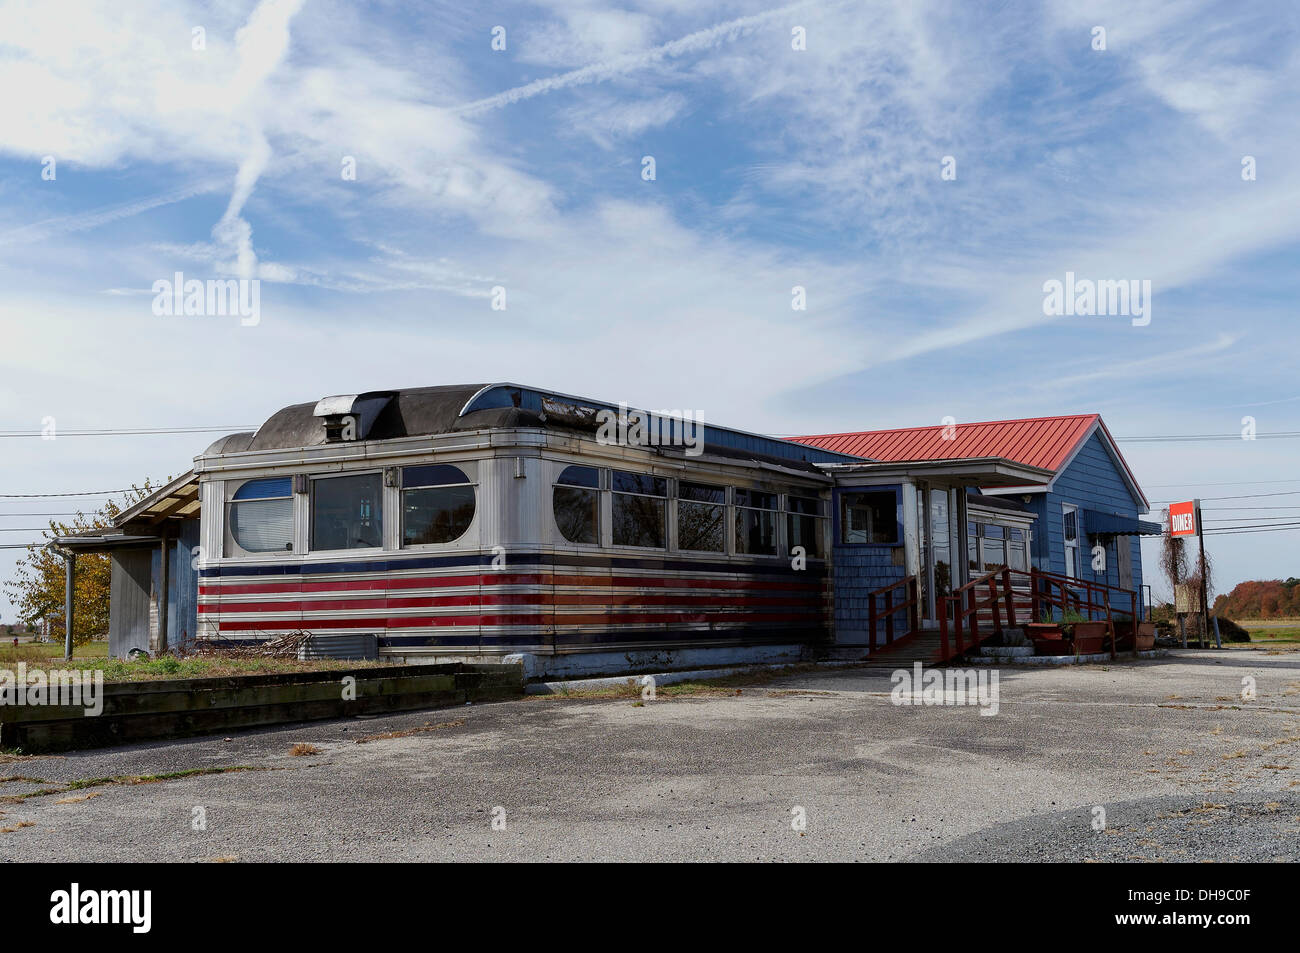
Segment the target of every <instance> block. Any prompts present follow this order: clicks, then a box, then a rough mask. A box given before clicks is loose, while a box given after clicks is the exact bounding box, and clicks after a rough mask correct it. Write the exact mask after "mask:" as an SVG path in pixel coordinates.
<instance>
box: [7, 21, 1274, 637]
mask: <svg viewBox="0 0 1300 953" xmlns="http://www.w3.org/2000/svg"><path fill="white" fill-rule="evenodd" d="M466 6H467V5H464V4H458V3H455V4H439V3H421V4H403V3H395V2H372V3H367V4H345V3H338V2H319V0H264V2H262V3H260V4H259V3H255V2H243V3H239V2H232V3H222V4H217V5H209V4H203V3H186V2H178V0H166V2H162V0H158V2H151V0H138V2H133V3H131V4H129V5H122V4H109V3H82V2H74V0H64V2H60V3H23V2H16V0H6V2H4V3H3V4H0V38H2V39H0V87H3V88H4V89H5V90H6V94H5V95H4V96H3V97H0V322H2V327H3V342H4V344H3V348H0V429H3V430H10V431H12V430H36V429H39V428H40V427H41V421H42V419H43V418H45V417H48V416H52V417H54V418H55V419H56V421H57V426H58V428H59V429H60V430H74V429H79V428H114V427H116V428H131V427H183V426H201V425H213V426H218V425H247V424H254V425H255V424H257V423H259V422H260V421H262V420H264V419H265V418H266V417H267V416H269V415H270V414H271V413H272V412H273V411H274V410H276V409H277V408H279V407H281V406H283V405H285V404H288V403H296V402H301V401H306V400H313V399H316V398H318V397H321V396H324V395H327V394H333V393H354V392H357V391H360V390H365V389H380V388H392V387H401V386H417V385H424V384H435V383H450V382H466V381H489V380H517V381H522V382H526V383H533V384H537V385H540V386H544V387H551V388H554V389H557V390H562V391H566V392H570V393H579V394H590V395H592V396H597V397H601V398H605V399H609V400H626V401H628V402H629V403H630V404H633V405H641V406H650V407H679V408H694V409H696V410H698V411H700V412H702V413H704V415H705V416H706V418H707V419H710V420H715V421H718V422H720V423H726V424H730V425H733V426H738V427H742V428H746V429H751V430H758V431H764V432H769V433H778V434H793V433H808V432H827V431H837V430H848V429H871V428H883V427H895V426H908V425H922V424H932V423H938V422H940V420H941V419H942V418H943V417H945V416H948V415H951V416H953V417H955V418H956V419H957V420H958V421H966V420H981V419H998V418H1005V417H1016V416H1040V415H1049V414H1062V413H1081V412H1091V411H1099V412H1101V413H1102V414H1103V416H1104V417H1105V419H1106V421H1107V423H1108V425H1109V427H1110V429H1111V431H1112V433H1114V434H1115V435H1116V436H1118V437H1121V438H1123V437H1131V436H1144V435H1153V434H1211V433H1212V434H1231V433H1237V432H1238V431H1239V430H1240V428H1241V419H1242V417H1243V416H1245V415H1247V414H1252V415H1254V416H1255V418H1256V422H1257V428H1258V432H1259V433H1261V434H1266V433H1271V432H1279V431H1295V430H1300V427H1297V426H1296V421H1297V416H1298V411H1300V380H1297V374H1296V370H1297V360H1296V356H1295V355H1296V347H1295V327H1296V324H1295V321H1296V311H1295V302H1296V300H1297V292H1298V291H1300V288H1298V287H1297V285H1298V284H1300V269H1297V268H1296V264H1297V244H1298V241H1300V214H1297V213H1298V212H1300V166H1298V165H1297V163H1296V161H1295V152H1296V148H1295V147H1296V145H1297V141H1298V139H1300V137H1298V136H1297V131H1298V130H1297V126H1298V125H1300V108H1298V107H1300V102H1297V100H1298V99H1300V43H1298V42H1297V38H1298V36H1300V12H1297V9H1296V8H1294V7H1291V6H1289V5H1279V4H1273V3H1240V2H1234V3H1224V4H1216V3H1192V2H1187V3H1176V2H1175V3H1169V2H1160V3H1150V4H1144V3H1132V2H1122V3H1120V2H1116V3H1098V4H1086V3H1043V4H1032V3H1024V4H1022V3H991V4H976V3H959V2H958V3H925V2H909V3H879V4H870V3H829V2H827V3H821V2H813V3H804V4H796V5H793V6H786V7H782V6H780V5H778V4H776V3H772V2H766V3H761V2H752V3H750V2H726V3H709V2H695V0H692V2H676V0H644V2H633V3H624V4H620V5H611V4H607V3H602V2H596V0H593V2H581V0H579V2H572V0H571V2H553V3H550V2H541V3H526V4H512V3H501V4H493V5H492V6H490V7H487V8H483V9H469V10H467V9H466ZM496 26H503V27H504V28H505V36H506V49H505V50H503V51H494V50H493V49H492V48H491V41H492V30H493V28H494V27H496ZM1097 26H1101V27H1104V29H1105V38H1106V44H1105V45H1106V48H1105V49H1104V50H1096V49H1093V32H1094V28H1095V27H1097ZM195 27H202V28H203V30H204V39H205V44H204V48H203V49H201V50H196V49H194V48H193V46H194V44H193V30H194V28H195ZM796 27H802V28H803V30H804V32H805V34H806V49H803V50H795V49H792V31H793V30H794V29H795V28H796ZM46 156H53V157H54V158H55V161H56V166H55V169H56V177H55V178H54V179H53V180H47V179H43V178H42V175H41V172H42V161H43V159H44V158H45V157H46ZM348 156H350V157H352V158H353V159H354V160H355V163H356V170H357V175H356V179H355V181H349V180H344V179H343V178H342V176H341V174H340V172H341V165H342V163H343V161H344V157H348ZM644 156H653V157H654V159H655V164H656V178H655V179H654V180H653V181H645V180H644V179H643V178H642V175H641V172H642V159H643V157H644ZM945 156H951V157H953V158H954V159H955V162H956V178H955V179H951V180H945V179H943V178H941V175H940V172H941V165H942V162H943V159H944V157H945ZM1245 156H1252V157H1254V160H1255V165H1256V170H1257V173H1256V178H1255V179H1254V180H1253V181H1245V180H1243V178H1242V174H1241V172H1242V160H1243V157H1245ZM176 271H182V272H184V273H185V274H186V275H187V277H198V278H214V277H225V276H235V277H257V278H260V279H261V281H262V300H261V320H260V322H259V323H258V324H257V325H256V326H252V327H243V326H241V325H240V323H239V321H238V320H237V319H234V318H229V317H188V318H187V317H159V316H156V315H154V314H153V311H152V308H151V303H152V295H151V292H150V289H151V288H152V285H153V283H154V281H156V280H158V279H160V278H170V277H171V276H172V275H173V274H174V273H175V272H176ZM1067 271H1073V272H1075V273H1076V274H1078V275H1080V276H1086V277H1092V278H1096V279H1141V280H1150V281H1151V282H1152V289H1153V306H1152V315H1151V317H1152V320H1151V322H1150V324H1149V325H1147V326H1145V327H1135V326H1133V324H1132V323H1131V322H1130V320H1129V319H1128V318H1127V317H1125V316H1102V317H1095V316H1094V317H1083V316H1074V317H1065V316H1062V317H1047V316H1045V315H1044V314H1043V308H1042V302H1043V283H1044V282H1045V281H1048V280H1051V279H1054V278H1055V279H1062V278H1063V277H1064V275H1065V273H1066V272H1067ZM795 285H800V286H803V287H805V288H806V289H807V297H808V307H807V310H806V311H794V310H792V308H791V288H792V287H793V286H795ZM495 286H501V287H504V288H506V291H507V308H506V310H505V311H493V310H492V309H491V307H490V300H491V299H490V295H491V289H492V288H493V287H495ZM209 442H210V437H209V436H208V435H204V434H188V435H177V436H138V437H89V436H88V437H77V436H71V435H69V436H64V437H60V438H58V439H56V440H53V441H44V440H41V439H39V438H38V437H10V438H0V493H40V492H61V491H80V490H87V489H107V488H112V487H118V486H125V485H128V484H129V483H131V482H132V481H138V480H140V479H142V478H143V477H145V476H150V477H153V478H155V479H157V478H160V477H165V476H167V475H169V474H174V473H178V472H180V471H182V470H184V469H186V468H187V466H188V463H189V460H190V458H192V457H193V456H194V455H195V454H196V453H198V452H200V451H201V450H202V449H203V448H204V447H205V446H206V445H207V444H208V443H209ZM1296 446H1297V445H1296V442H1295V440H1291V439H1259V440H1256V441H1223V442H1186V443H1125V444H1123V449H1124V452H1125V453H1126V455H1127V457H1128V459H1129V461H1130V463H1131V465H1132V466H1133V468H1134V470H1135V472H1136V473H1137V476H1138V479H1139V480H1140V481H1141V482H1142V484H1143V485H1144V487H1145V488H1146V489H1147V490H1148V496H1149V497H1150V498H1151V499H1152V500H1167V499H1171V498H1183V497H1189V496H1192V495H1196V494H1200V495H1202V496H1205V497H1209V496H1215V495H1233V494H1247V493H1260V492H1280V491H1287V490H1296V491H1300V468H1297V467H1296V465H1295V464H1296V460H1297V455H1296ZM1288 480H1289V481H1290V482H1280V481H1288ZM1263 481H1279V482H1275V483H1267V484H1265V483H1264V482H1263ZM1179 484H1181V485H1179ZM1211 484H1234V485H1228V486H1212V485H1211ZM1233 503H1237V504H1240V505H1264V504H1268V505H1274V504H1276V505H1277V506H1279V507H1280V506H1286V505H1292V506H1296V507H1298V508H1297V509H1294V510H1291V511H1289V512H1291V513H1300V492H1298V493H1297V494H1296V495H1294V496H1290V497H1268V498H1260V499H1253V500H1240V501H1223V502H1222V503H1220V504H1219V505H1220V506H1227V505H1232V504H1233ZM1206 505H1207V508H1208V507H1209V506H1210V505H1211V504H1210V503H1209V502H1207V504H1206ZM64 508H65V507H62V506H59V507H52V506H50V505H48V504H35V503H26V502H19V501H15V500H4V499H0V513H2V514H4V515H3V516H0V529H4V528H18V527H22V526H35V525H40V523H41V521H40V520H37V521H35V522H33V521H32V518H30V517H28V518H26V519H24V518H23V517H21V516H19V515H17V514H21V513H24V512H40V511H44V510H51V509H64ZM1250 512H1251V513H1254V514H1255V516H1256V517H1263V516H1276V515H1285V514H1286V513H1287V512H1288V511H1286V510H1281V509H1278V510H1276V511H1262V510H1261V511H1250ZM1207 515H1210V514H1207ZM1221 515H1222V516H1223V517H1225V518H1233V517H1237V516H1241V515H1242V514H1239V513H1229V512H1227V511H1225V512H1223V513H1222V514H1221ZM1250 521H1251V522H1255V521H1257V520H1256V519H1255V518H1253V517H1252V518H1251V519H1250ZM34 536H35V534H25V533H21V532H17V533H15V532H0V541H4V542H22V541H25V540H27V539H29V538H34ZM1296 539H1297V536H1296V533H1295V532H1286V533H1282V532H1279V533H1266V534H1257V535H1237V536H1223V537H1220V538H1217V539H1215V540H1213V541H1212V547H1211V552H1212V554H1213V555H1214V556H1215V558H1216V560H1217V564H1218V579H1219V581H1220V583H1221V588H1226V587H1227V586H1230V585H1231V584H1233V583H1235V582H1237V581H1240V580H1241V579H1245V578H1256V577H1264V578H1272V577H1278V576H1280V577H1283V578H1285V577H1286V576H1288V575H1294V574H1297V565H1296V562H1295V560H1294V554H1295V552H1296V549H1297V547H1296ZM14 558H15V554H14V553H13V552H12V551H3V550H0V577H3V576H7V575H8V573H9V570H10V567H11V566H12V562H13V559H14ZM1148 558H1149V557H1148ZM0 618H4V619H5V620H7V621H8V620H11V613H10V611H9V607H8V606H7V605H4V604H0Z"/></svg>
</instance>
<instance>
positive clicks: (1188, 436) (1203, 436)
mask: <svg viewBox="0 0 1300 953" xmlns="http://www.w3.org/2000/svg"><path fill="white" fill-rule="evenodd" d="M1296 437H1300V430H1274V431H1271V432H1268V433H1257V434H1255V435H1254V437H1243V436H1242V435H1241V434H1240V433H1185V434H1154V435H1151V436H1146V437H1116V438H1115V440H1116V442H1118V443H1198V442H1200V441H1205V440H1243V441H1246V442H1249V441H1251V440H1269V439H1272V440H1278V439H1282V440H1294V439H1295V438H1296Z"/></svg>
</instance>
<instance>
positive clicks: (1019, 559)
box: [1007, 529, 1029, 572]
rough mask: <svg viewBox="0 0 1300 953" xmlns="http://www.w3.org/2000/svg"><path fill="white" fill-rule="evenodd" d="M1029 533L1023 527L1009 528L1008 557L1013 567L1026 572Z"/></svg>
mask: <svg viewBox="0 0 1300 953" xmlns="http://www.w3.org/2000/svg"><path fill="white" fill-rule="evenodd" d="M1028 549H1029V534H1028V533H1027V532H1025V531H1024V530H1023V529H1010V530H1007V559H1008V561H1009V562H1010V565H1011V568H1012V569H1016V570H1019V571H1021V572H1024V571H1025V569H1026V568H1028V565H1029V561H1028V559H1027V553H1028Z"/></svg>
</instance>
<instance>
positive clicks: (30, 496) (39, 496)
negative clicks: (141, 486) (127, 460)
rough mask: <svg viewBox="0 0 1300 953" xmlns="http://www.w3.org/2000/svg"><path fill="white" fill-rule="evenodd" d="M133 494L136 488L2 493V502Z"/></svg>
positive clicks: (0, 498)
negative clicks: (79, 491)
mask: <svg viewBox="0 0 1300 953" xmlns="http://www.w3.org/2000/svg"><path fill="white" fill-rule="evenodd" d="M132 492H135V488H129V489H125V490H85V491H83V492H81V493H0V500H43V499H52V498H54V497H69V496H116V495H117V494H118V493H132Z"/></svg>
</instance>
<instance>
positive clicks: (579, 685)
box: [524, 649, 1170, 695]
mask: <svg viewBox="0 0 1300 953" xmlns="http://www.w3.org/2000/svg"><path fill="white" fill-rule="evenodd" d="M1169 652H1170V650H1169V649H1151V650H1149V651H1146V652H1139V653H1138V658H1159V657H1161V656H1165V655H1168V654H1169ZM1132 658H1133V654H1132V653H1131V652H1125V653H1124V654H1122V655H1120V656H1119V657H1118V658H1116V659H1115V660H1114V661H1116V662H1123V661H1126V660H1131V659H1132ZM869 659H870V656H863V657H862V658H860V659H829V660H826V661H821V662H790V663H788V664H787V663H782V664H770V665H733V666H730V667H728V668H699V669H686V670H682V671H673V672H642V673H640V674H637V675H615V676H611V677H607V678H575V679H567V680H565V681H556V682H533V683H531V684H529V685H527V686H525V688H524V693H525V694H527V695H558V694H563V693H566V692H582V691H599V690H601V689H605V688H640V687H641V685H642V682H641V679H643V678H645V677H646V676H649V677H650V678H653V679H654V683H655V685H656V686H658V685H673V684H676V683H677V682H689V681H696V680H703V679H710V678H725V677H727V676H728V675H744V674H747V673H750V672H762V671H767V672H773V671H781V670H782V669H792V668H805V667H808V666H811V667H813V668H850V667H852V666H854V665H862V664H864V663H865V662H867V661H868V660H869ZM967 661H968V663H969V664H971V665H1074V664H1076V663H1092V662H1109V661H1111V657H1110V655H1108V654H1106V653H1099V654H1096V655H1081V656H1079V657H1078V658H1077V659H1076V658H1075V657H1074V656H1073V655H1021V656H1015V657H1013V658H1005V657H994V656H974V657H972V658H970V659H968V660H967ZM911 664H912V663H911V662H907V663H905V664H904V663H902V662H900V663H899V667H900V668H906V669H909V670H910V668H911ZM927 667H930V666H928V665H927Z"/></svg>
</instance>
